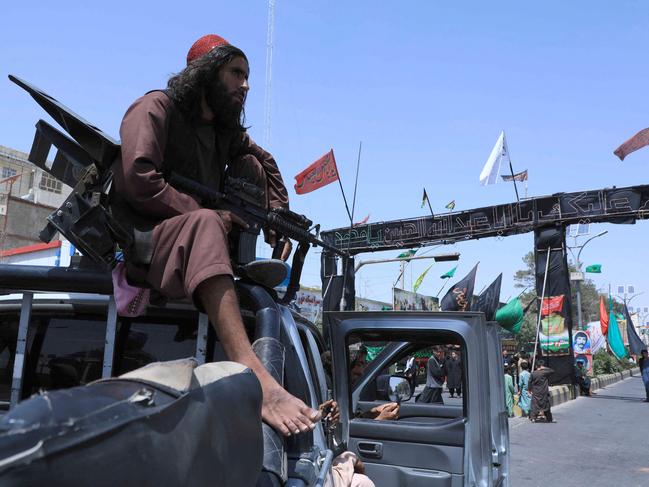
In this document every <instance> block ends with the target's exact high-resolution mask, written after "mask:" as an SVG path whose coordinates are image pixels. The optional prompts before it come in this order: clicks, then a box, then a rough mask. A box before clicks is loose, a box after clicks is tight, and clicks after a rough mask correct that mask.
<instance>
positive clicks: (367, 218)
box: [352, 214, 370, 227]
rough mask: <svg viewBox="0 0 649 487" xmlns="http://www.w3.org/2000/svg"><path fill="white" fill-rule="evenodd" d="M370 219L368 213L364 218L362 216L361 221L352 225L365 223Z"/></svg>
mask: <svg viewBox="0 0 649 487" xmlns="http://www.w3.org/2000/svg"><path fill="white" fill-rule="evenodd" d="M369 219H370V215H369V214H368V215H367V216H366V217H365V218H363V219H362V220H361V221H359V222H356V223H354V225H352V226H354V227H357V226H359V225H365V224H366V223H367V221H368V220H369Z"/></svg>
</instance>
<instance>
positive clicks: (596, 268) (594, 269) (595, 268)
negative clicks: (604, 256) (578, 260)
mask: <svg viewBox="0 0 649 487" xmlns="http://www.w3.org/2000/svg"><path fill="white" fill-rule="evenodd" d="M586 272H590V273H591V274H601V273H602V264H593V265H589V266H588V267H586Z"/></svg>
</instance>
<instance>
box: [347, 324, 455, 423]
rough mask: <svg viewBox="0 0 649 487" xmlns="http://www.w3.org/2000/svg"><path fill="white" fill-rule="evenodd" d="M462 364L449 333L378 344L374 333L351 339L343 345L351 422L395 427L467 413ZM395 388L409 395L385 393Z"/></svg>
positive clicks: (389, 338)
mask: <svg viewBox="0 0 649 487" xmlns="http://www.w3.org/2000/svg"><path fill="white" fill-rule="evenodd" d="M466 359H467V357H466V353H465V350H464V346H463V342H462V341H461V339H460V338H459V336H454V335H452V334H450V333H448V332H446V333H444V334H443V335H442V336H439V337H436V336H434V334H433V333H432V332H428V333H427V334H426V335H424V336H405V335H404V336H403V337H397V336H395V335H394V334H390V335H389V336H386V337H385V339H383V340H382V339H379V337H377V336H376V333H373V334H372V336H352V337H351V338H350V340H349V341H348V364H349V365H348V370H349V376H348V377H349V383H350V386H351V390H350V392H349V393H350V394H351V397H350V399H351V400H350V404H351V406H352V408H353V411H352V413H353V415H352V416H353V417H360V418H371V419H379V420H383V419H385V420H398V421H429V418H436V417H441V418H455V417H461V416H463V415H464V411H465V410H466V408H465V400H466V397H465V392H466V388H465V387H464V386H465V374H464V370H463V369H464V367H463V363H465V361H466ZM398 379H400V380H398ZM395 384H399V385H398V387H399V388H400V389H399V390H400V391H402V392H403V391H407V392H408V393H409V394H407V395H401V396H400V397H397V396H395V395H394V392H395V391H394V388H393V390H391V389H390V385H392V386H395ZM406 396H407V397H406ZM395 402H396V403H399V404H398V405H399V408H397V407H396V404H393V403H395ZM386 408H387V409H386ZM384 410H385V411H394V410H396V411H398V412H397V414H387V413H382V411H384Z"/></svg>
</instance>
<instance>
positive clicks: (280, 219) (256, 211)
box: [168, 173, 347, 257]
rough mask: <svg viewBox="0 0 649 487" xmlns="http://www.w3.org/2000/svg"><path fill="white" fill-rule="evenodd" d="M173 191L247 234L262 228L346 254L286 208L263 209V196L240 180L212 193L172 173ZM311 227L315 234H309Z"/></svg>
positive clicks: (194, 182) (208, 189) (204, 187)
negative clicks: (227, 216) (231, 217)
mask: <svg viewBox="0 0 649 487" xmlns="http://www.w3.org/2000/svg"><path fill="white" fill-rule="evenodd" d="M168 182H169V184H171V185H172V186H173V187H174V188H176V189H178V190H180V191H182V192H184V193H187V194H190V195H192V196H195V197H197V198H198V200H199V202H200V204H201V206H203V207H204V208H213V209H218V210H227V211H230V212H232V213H234V214H235V215H237V216H238V217H240V218H241V219H243V220H244V221H245V222H246V223H248V225H250V228H249V231H250V232H252V233H254V234H258V233H259V231H260V230H261V228H262V227H266V228H268V229H270V230H274V231H275V232H277V234H278V235H280V236H283V237H286V238H290V239H292V240H295V241H297V242H300V243H308V244H311V245H313V246H314V247H315V246H319V247H322V248H324V249H326V250H328V251H330V252H334V253H335V254H337V255H340V256H343V257H344V256H346V255H347V254H346V253H345V252H344V251H341V250H340V249H337V248H335V247H334V246H333V245H330V244H328V243H326V242H323V241H322V240H320V238H319V230H320V225H315V226H313V222H312V221H311V220H309V219H308V218H307V217H306V216H304V215H300V214H298V213H295V212H293V211H291V210H289V209H287V208H272V209H270V210H269V209H266V208H265V207H264V206H263V204H262V201H263V196H264V192H263V190H261V189H260V188H259V187H258V186H255V185H254V184H252V183H250V182H248V181H246V180H245V179H240V178H230V177H228V178H227V179H226V182H225V189H224V191H223V192H220V191H216V190H214V189H212V188H210V187H208V186H205V185H203V184H200V183H198V182H196V181H194V180H193V179H189V178H186V177H184V176H181V175H179V174H176V173H172V174H171V175H170V176H169V178H168ZM311 227H313V228H314V229H315V231H316V233H315V234H313V233H311V232H310V229H311Z"/></svg>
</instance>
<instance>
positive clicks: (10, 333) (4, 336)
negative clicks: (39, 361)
mask: <svg viewBox="0 0 649 487" xmlns="http://www.w3.org/2000/svg"><path fill="white" fill-rule="evenodd" d="M17 339H18V314H15V315H10V316H3V317H2V319H0V406H4V407H8V406H9V399H10V398H11V378H12V375H13V369H14V357H15V356H16V340H17Z"/></svg>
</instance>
